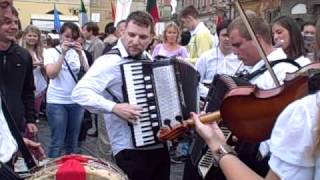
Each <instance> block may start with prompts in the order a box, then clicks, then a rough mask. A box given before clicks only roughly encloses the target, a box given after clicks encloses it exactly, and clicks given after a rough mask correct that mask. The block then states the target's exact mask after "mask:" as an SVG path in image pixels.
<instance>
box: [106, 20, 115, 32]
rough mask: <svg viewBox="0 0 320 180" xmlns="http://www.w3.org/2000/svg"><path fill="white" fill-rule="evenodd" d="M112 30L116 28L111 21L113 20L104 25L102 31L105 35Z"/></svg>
mask: <svg viewBox="0 0 320 180" xmlns="http://www.w3.org/2000/svg"><path fill="white" fill-rule="evenodd" d="M114 32H116V28H115V27H114V23H113V22H110V23H108V24H107V25H106V26H105V27H104V33H105V34H106V35H109V34H113V33H114Z"/></svg>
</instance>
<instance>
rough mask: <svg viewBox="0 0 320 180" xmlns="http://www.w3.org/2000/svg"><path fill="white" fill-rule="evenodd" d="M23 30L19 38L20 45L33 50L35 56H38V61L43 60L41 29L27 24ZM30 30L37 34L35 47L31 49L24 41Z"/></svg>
mask: <svg viewBox="0 0 320 180" xmlns="http://www.w3.org/2000/svg"><path fill="white" fill-rule="evenodd" d="M23 32H24V33H23V35H22V39H21V46H22V47H24V48H26V49H28V50H32V51H34V52H35V53H36V56H37V58H39V60H40V61H43V43H42V41H41V31H40V30H39V28H37V27H36V26H33V25H29V26H27V27H26V29H25V30H24V31H23ZM30 32H32V33H35V34H37V36H38V42H37V43H36V44H35V47H34V48H33V49H29V47H28V46H27V42H26V35H27V34H28V33H30Z"/></svg>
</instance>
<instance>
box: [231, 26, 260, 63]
mask: <svg viewBox="0 0 320 180" xmlns="http://www.w3.org/2000/svg"><path fill="white" fill-rule="evenodd" d="M229 36H230V42H231V46H232V51H233V53H234V54H236V55H237V56H238V58H239V59H240V60H241V61H242V62H243V64H244V65H246V66H254V65H255V64H256V63H257V62H259V60H260V57H259V53H258V50H257V48H256V47H255V45H254V43H253V41H252V40H247V39H245V38H243V37H242V36H241V34H240V32H239V30H238V29H233V30H231V32H230V34H229Z"/></svg>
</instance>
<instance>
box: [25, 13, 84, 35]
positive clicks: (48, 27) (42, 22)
mask: <svg viewBox="0 0 320 180" xmlns="http://www.w3.org/2000/svg"><path fill="white" fill-rule="evenodd" d="M59 17H60V21H61V25H62V24H63V23H65V22H73V23H75V24H77V25H78V26H79V27H80V25H79V17H78V16H65V15H60V16H59ZM31 23H32V25H34V26H37V27H38V28H39V29H40V30H41V31H47V32H50V31H52V30H53V29H54V24H53V15H52V14H32V15H31Z"/></svg>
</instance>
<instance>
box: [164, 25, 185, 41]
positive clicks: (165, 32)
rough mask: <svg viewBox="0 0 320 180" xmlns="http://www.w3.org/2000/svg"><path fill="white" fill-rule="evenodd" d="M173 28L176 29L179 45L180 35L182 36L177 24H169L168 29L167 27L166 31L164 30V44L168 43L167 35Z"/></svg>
mask: <svg viewBox="0 0 320 180" xmlns="http://www.w3.org/2000/svg"><path fill="white" fill-rule="evenodd" d="M171 27H173V28H174V29H176V31H177V39H176V42H177V43H178V42H179V39H180V34H181V32H180V29H179V26H178V25H177V24H176V23H174V22H169V23H168V24H167V25H166V27H165V29H164V31H163V42H166V41H167V36H166V34H167V31H168V29H169V28H171Z"/></svg>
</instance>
